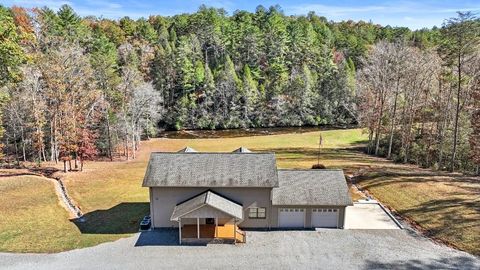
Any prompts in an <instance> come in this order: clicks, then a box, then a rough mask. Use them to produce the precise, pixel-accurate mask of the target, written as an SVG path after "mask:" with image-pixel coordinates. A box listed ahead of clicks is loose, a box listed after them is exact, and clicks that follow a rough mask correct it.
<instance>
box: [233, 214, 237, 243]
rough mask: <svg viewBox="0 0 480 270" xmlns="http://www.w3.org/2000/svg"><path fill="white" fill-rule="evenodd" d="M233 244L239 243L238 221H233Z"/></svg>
mask: <svg viewBox="0 0 480 270" xmlns="http://www.w3.org/2000/svg"><path fill="white" fill-rule="evenodd" d="M233 243H235V244H236V243H237V219H236V218H235V219H234V221H233Z"/></svg>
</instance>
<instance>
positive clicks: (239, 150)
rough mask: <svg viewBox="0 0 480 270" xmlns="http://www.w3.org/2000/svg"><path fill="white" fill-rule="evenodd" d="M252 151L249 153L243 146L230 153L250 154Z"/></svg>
mask: <svg viewBox="0 0 480 270" xmlns="http://www.w3.org/2000/svg"><path fill="white" fill-rule="evenodd" d="M251 152H252V151H250V150H249V149H248V148H246V147H245V146H241V147H240V148H237V149H235V150H233V152H232V153H251Z"/></svg>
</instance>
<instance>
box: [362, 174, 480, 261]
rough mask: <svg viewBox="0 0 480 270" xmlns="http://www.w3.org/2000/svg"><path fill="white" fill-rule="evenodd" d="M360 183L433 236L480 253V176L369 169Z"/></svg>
mask: <svg viewBox="0 0 480 270" xmlns="http://www.w3.org/2000/svg"><path fill="white" fill-rule="evenodd" d="M363 178H364V180H362V181H361V182H360V185H361V186H362V187H363V188H365V189H367V190H368V191H369V192H370V194H372V195H373V196H375V197H376V198H377V199H379V200H380V201H382V202H383V203H385V204H386V205H388V206H390V207H391V208H393V209H395V210H396V211H397V212H398V213H399V214H401V215H402V216H404V217H406V218H408V219H410V220H413V221H414V222H416V223H417V224H418V225H420V226H421V227H422V228H423V229H425V230H426V234H427V235H429V236H430V237H433V238H436V239H439V240H441V241H444V242H446V243H449V244H451V245H453V246H456V247H457V248H459V249H462V250H465V251H469V252H471V253H473V254H476V255H480V179H478V177H477V178H474V177H466V176H461V175H458V174H446V173H438V172H432V171H429V170H422V169H418V168H415V167H413V166H412V168H408V167H407V168H402V167H400V168H395V169H385V170H382V171H380V170H377V171H373V172H370V173H367V174H366V175H365V176H364V177H363Z"/></svg>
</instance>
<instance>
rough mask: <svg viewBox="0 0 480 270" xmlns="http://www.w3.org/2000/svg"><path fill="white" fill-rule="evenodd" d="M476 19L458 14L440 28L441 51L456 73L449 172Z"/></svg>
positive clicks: (478, 33) (479, 38)
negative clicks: (442, 41)
mask: <svg viewBox="0 0 480 270" xmlns="http://www.w3.org/2000/svg"><path fill="white" fill-rule="evenodd" d="M475 20H476V17H475V15H474V14H473V13H471V12H458V17H456V18H450V19H449V20H447V21H446V23H445V24H444V26H443V27H442V34H443V37H444V43H443V44H442V48H441V51H442V53H443V55H444V58H445V60H446V62H447V64H448V65H452V66H454V67H455V72H456V78H457V81H456V88H457V93H456V108H455V120H454V121H455V124H454V132H453V146H452V156H451V161H450V171H454V170H455V162H456V156H457V144H458V133H459V124H458V122H459V117H460V110H461V104H462V97H463V96H462V94H463V91H462V90H463V84H465V78H463V77H462V75H463V73H462V72H463V69H464V66H465V65H468V64H469V63H470V61H471V60H472V59H474V58H473V57H472V56H471V55H472V53H473V52H475V51H476V50H478V46H479V44H480V26H479V24H478V22H476V21H475Z"/></svg>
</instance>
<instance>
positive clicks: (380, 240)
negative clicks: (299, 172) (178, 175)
mask: <svg viewBox="0 0 480 270" xmlns="http://www.w3.org/2000/svg"><path fill="white" fill-rule="evenodd" d="M247 233H248V238H247V244H242V245H238V246H233V245H221V244H212V245H208V246H177V245H176V241H177V235H176V232H175V231H172V230H170V231H155V232H147V233H142V234H136V235H135V236H133V237H130V238H125V239H121V240H118V241H116V242H113V243H106V244H101V245H99V246H96V247H92V248H85V249H79V250H72V251H68V252H63V253H58V254H7V253H0V269H49V270H50V269H135V270H139V269H173V268H175V269H237V268H243V269H318V268H322V269H480V259H479V258H476V257H474V256H472V255H469V254H467V253H465V252H460V251H457V250H454V249H451V248H448V247H445V246H440V245H437V244H435V243H433V242H431V241H430V240H428V239H425V238H423V237H420V236H416V235H413V233H412V232H409V231H408V230H327V229H323V230H318V231H272V232H259V231H248V232H247Z"/></svg>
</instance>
